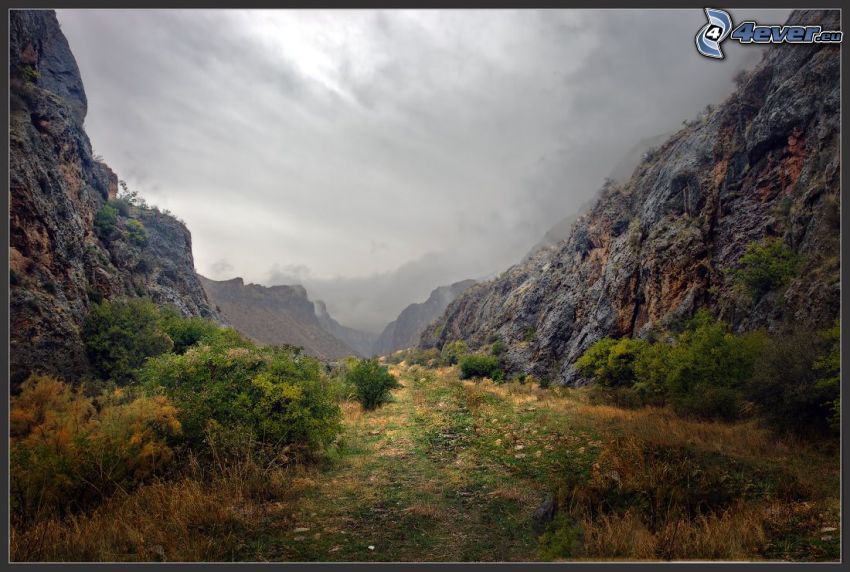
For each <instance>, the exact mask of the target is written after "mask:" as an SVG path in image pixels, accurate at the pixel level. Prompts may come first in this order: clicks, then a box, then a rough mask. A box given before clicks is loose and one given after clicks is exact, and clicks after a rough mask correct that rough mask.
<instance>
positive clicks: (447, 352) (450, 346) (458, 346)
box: [440, 340, 467, 365]
mask: <svg viewBox="0 0 850 572" xmlns="http://www.w3.org/2000/svg"><path fill="white" fill-rule="evenodd" d="M466 351H467V347H466V342H465V341H463V340H455V341H453V342H448V343H446V344H445V345H444V346H443V351H442V352H441V353H440V363H441V364H442V365H455V364H457V363H458V362H459V361H460V359H461V358H462V357H463V356H465V355H466Z"/></svg>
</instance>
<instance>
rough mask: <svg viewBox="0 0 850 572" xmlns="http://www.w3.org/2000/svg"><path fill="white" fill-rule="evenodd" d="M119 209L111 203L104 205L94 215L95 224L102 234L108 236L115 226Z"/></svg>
mask: <svg viewBox="0 0 850 572" xmlns="http://www.w3.org/2000/svg"><path fill="white" fill-rule="evenodd" d="M117 220H118V210H117V209H116V208H115V207H113V206H112V205H110V204H105V205H103V206H102V207H101V208H100V210H99V211H97V214H96V215H95V217H94V226H95V228H96V229H97V231H98V233H99V234H100V235H101V236H106V235H107V233H109V231H110V230H112V229H113V228H114V227H115V222H116V221H117Z"/></svg>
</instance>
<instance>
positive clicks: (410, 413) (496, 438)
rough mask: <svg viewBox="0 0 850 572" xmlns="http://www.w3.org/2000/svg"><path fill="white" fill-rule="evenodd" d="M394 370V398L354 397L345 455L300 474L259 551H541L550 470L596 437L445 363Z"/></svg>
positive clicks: (529, 556) (345, 554)
mask: <svg viewBox="0 0 850 572" xmlns="http://www.w3.org/2000/svg"><path fill="white" fill-rule="evenodd" d="M395 373H396V374H400V379H401V382H402V384H403V386H404V387H403V388H401V389H400V390H397V391H396V392H394V400H393V402H391V403H389V404H387V405H385V406H383V407H381V408H379V409H378V410H376V411H373V412H368V413H362V412H361V411H360V410H359V408H358V407H357V406H355V405H353V404H352V405H350V406H346V410H345V423H346V433H345V438H344V439H345V441H344V445H343V446H342V447H341V449H340V452H339V458H338V459H337V460H336V461H335V462H334V463H333V464H332V467H331V468H330V469H326V470H325V471H323V472H321V473H315V474H308V475H305V476H303V477H302V478H297V479H295V480H294V483H293V488H292V491H291V498H292V499H295V500H294V504H293V505H292V506H291V507H290V510H288V511H282V512H281V515H280V516H279V517H278V518H277V520H276V521H274V518H273V519H272V520H273V522H271V523H270V524H271V525H272V526H271V527H270V530H271V533H270V534H268V535H267V536H266V537H264V538H263V539H262V540H261V541H260V542H259V543H258V545H257V548H259V550H258V552H259V554H257V556H259V557H260V558H262V559H267V560H290V561H292V560H295V561H355V560H357V561H360V560H367V561H369V560H374V561H493V560H495V561H511V560H526V561H527V560H536V559H538V541H537V537H536V535H535V533H534V531H533V529H532V515H533V513H534V511H535V510H536V508H537V507H538V506H539V505H540V504H541V503H542V502H543V500H544V499H545V498H546V495H547V494H548V493H550V492H551V482H554V476H555V475H554V474H552V473H553V472H557V471H561V470H564V469H565V468H566V466H565V465H568V464H576V463H578V465H582V464H583V465H586V464H587V463H588V462H589V461H590V459H591V451H592V449H593V445H592V444H591V443H587V442H586V441H587V439H586V438H585V437H574V438H573V439H563V438H562V437H564V435H563V433H561V434H547V431H546V429H545V427H544V426H542V425H541V419H540V415H541V412H540V411H538V409H537V408H536V407H534V406H533V405H528V404H526V403H515V402H512V401H511V400H508V399H504V398H502V397H499V396H497V395H494V394H491V393H489V392H487V391H484V390H481V389H479V388H478V387H477V386H475V385H473V384H465V383H461V382H459V381H458V380H457V378H456V377H455V376H454V374H453V373H451V372H449V371H447V370H445V371H442V372H437V373H435V372H434V371H431V370H423V369H419V368H413V369H405V370H397V371H396V372H395ZM548 417H549V418H550V419H549V421H553V419H551V417H552V415H551V414H548ZM559 421H560V423H559V424H560V426H561V430H562V431H563V428H564V427H565V424H564V420H563V419H560V420H559ZM578 444H580V445H583V446H576V445H578ZM566 447H569V449H575V450H580V451H581V452H580V453H577V455H578V457H579V459H578V461H573V460H570V459H569V456H568V455H564V451H565V450H567V451H568V450H569V449H566ZM585 454H586V455H585ZM582 455H584V456H582ZM578 465H577V466H578ZM549 477H551V478H549ZM547 481H548V482H547Z"/></svg>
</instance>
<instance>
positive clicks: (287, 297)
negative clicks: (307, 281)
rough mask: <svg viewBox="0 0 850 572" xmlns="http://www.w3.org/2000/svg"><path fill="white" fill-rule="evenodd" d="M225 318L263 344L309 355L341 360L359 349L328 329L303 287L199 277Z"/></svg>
mask: <svg viewBox="0 0 850 572" xmlns="http://www.w3.org/2000/svg"><path fill="white" fill-rule="evenodd" d="M200 279H201V283H202V284H203V287H204V290H205V291H206V293H207V296H209V299H210V301H211V302H212V303H213V304H215V306H216V309H217V310H219V311H220V312H221V315H222V317H223V318H224V320H225V321H226V322H227V323H228V324H230V325H232V326H233V327H234V328H236V329H237V330H239V331H240V332H242V333H243V334H245V335H246V336H248V337H249V338H251V339H253V340H255V341H256V342H259V343H261V344H268V345H284V344H289V345H293V346H300V347H302V348H304V351H305V352H307V353H308V354H310V355H314V356H316V357H319V358H322V359H329V360H333V359H338V358H341V357H345V356H348V355H353V354H355V353H356V352H355V351H354V350H353V349H352V348H350V347H349V346H347V345H345V344H344V343H343V342H342V341H340V340H338V339H337V338H335V337H334V336H333V335H331V334H330V333H328V332H326V331H325V330H324V329H323V328H322V326H321V324H320V323H319V318H318V317H317V316H316V312H315V309H314V306H313V302H312V301H310V298H308V297H307V291H306V290H305V289H304V287H303V286H298V285H295V286H271V287H266V286H261V285H259V284H245V282H244V281H243V280H242V279H241V278H233V279H232V280H223V281H217V280H210V279H209V278H204V277H203V276H201V277H200Z"/></svg>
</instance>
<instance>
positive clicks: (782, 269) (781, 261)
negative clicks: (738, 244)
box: [732, 238, 799, 300]
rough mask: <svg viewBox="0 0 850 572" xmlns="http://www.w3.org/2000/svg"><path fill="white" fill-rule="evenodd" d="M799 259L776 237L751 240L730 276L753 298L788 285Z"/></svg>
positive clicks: (756, 298)
mask: <svg viewBox="0 0 850 572" xmlns="http://www.w3.org/2000/svg"><path fill="white" fill-rule="evenodd" d="M798 262H799V258H798V257H797V255H795V254H794V253H793V252H791V250H790V249H789V248H788V247H787V246H785V244H783V242H782V241H781V240H779V239H777V238H773V239H767V240H765V241H763V242H761V243H757V242H752V243H750V245H749V246H748V247H747V250H746V252H744V254H743V255H742V256H741V258H740V259H738V265H739V267H738V268H737V269H735V270H734V271H733V273H732V275H733V276H734V278H735V281H736V282H737V283H738V284H739V285H741V286H742V287H744V288H745V289H746V290H747V291H748V292H749V294H750V295H751V296H752V298H753V300H758V299H759V298H761V297H762V296H764V295H765V294H767V293H768V292H770V291H772V290H775V289H777V288H780V287H782V286H784V285H785V284H787V283H788V282H789V281H790V280H791V278H793V276H794V274H795V273H796V272H797V266H798Z"/></svg>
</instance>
